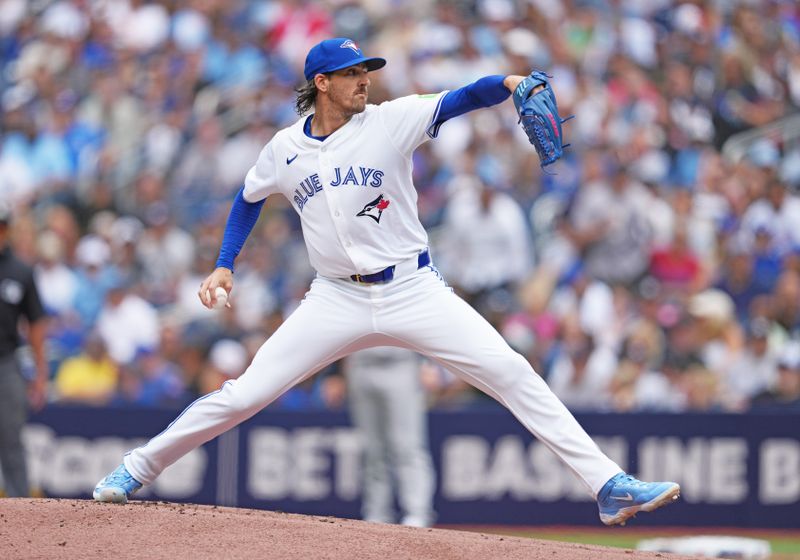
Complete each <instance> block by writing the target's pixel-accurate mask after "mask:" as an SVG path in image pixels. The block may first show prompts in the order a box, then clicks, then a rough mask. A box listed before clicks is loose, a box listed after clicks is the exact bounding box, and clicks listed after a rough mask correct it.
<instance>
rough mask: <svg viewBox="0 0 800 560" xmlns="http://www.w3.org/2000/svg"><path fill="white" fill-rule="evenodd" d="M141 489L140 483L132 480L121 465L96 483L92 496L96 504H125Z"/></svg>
mask: <svg viewBox="0 0 800 560" xmlns="http://www.w3.org/2000/svg"><path fill="white" fill-rule="evenodd" d="M141 487H142V483H141V482H139V481H138V480H136V479H135V478H133V477H132V476H131V473H129V472H128V469H126V468H125V465H124V464H123V465H120V466H118V467H117V468H116V469H114V471H113V472H112V473H111V474H109V475H108V476H106V477H105V478H104V479H103V480H101V481H100V482H98V483H97V486H95V487H94V493H93V494H92V496H93V497H94V499H95V500H97V501H98V502H112V503H115V504H125V503H127V502H128V498H130V497H131V496H132V495H133V494H134V492H136V491H137V490H138V489H139V488H141Z"/></svg>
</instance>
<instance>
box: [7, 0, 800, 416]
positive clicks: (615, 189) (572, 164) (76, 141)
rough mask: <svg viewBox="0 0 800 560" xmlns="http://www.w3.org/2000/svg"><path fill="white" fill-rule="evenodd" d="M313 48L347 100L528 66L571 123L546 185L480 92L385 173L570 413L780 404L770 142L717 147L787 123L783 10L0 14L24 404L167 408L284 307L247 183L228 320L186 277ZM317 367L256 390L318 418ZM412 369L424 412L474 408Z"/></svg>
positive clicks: (483, 2)
mask: <svg viewBox="0 0 800 560" xmlns="http://www.w3.org/2000/svg"><path fill="white" fill-rule="evenodd" d="M332 36H347V37H351V38H353V39H355V40H356V41H357V42H359V43H360V45H361V46H362V48H363V49H364V50H365V52H366V53H367V54H368V55H371V56H382V57H385V58H386V59H387V60H388V65H387V66H386V68H385V69H382V70H380V71H379V72H375V73H373V74H371V75H370V78H371V80H372V86H371V90H370V97H371V101H372V102H380V101H382V100H385V99H390V98H394V97H397V96H402V95H407V94H410V93H430V92H437V91H442V90H446V89H453V88H457V87H460V86H462V85H466V84H467V83H469V82H471V81H473V80H475V79H477V78H479V77H482V76H484V75H489V74H527V73H528V72H529V71H530V70H531V69H533V68H539V69H545V70H547V72H548V73H549V74H551V75H553V76H554V78H553V84H554V89H555V91H556V94H557V96H558V100H559V105H560V109H561V113H562V115H570V114H574V115H575V116H576V118H575V119H574V120H572V121H570V122H569V123H567V124H565V125H564V135H565V137H566V139H567V141H569V142H571V144H572V146H571V147H570V148H568V149H567V150H566V153H565V157H564V159H563V160H562V161H561V162H559V163H558V164H556V165H555V166H553V167H551V168H548V170H550V169H552V174H549V173H543V172H542V171H541V170H540V169H539V166H538V160H537V158H536V156H535V153H534V151H533V149H532V147H531V146H530V145H529V144H528V143H527V139H526V138H525V136H524V134H523V133H522V131H521V130H520V129H519V127H518V126H517V122H516V114H515V113H514V111H513V108H512V107H511V104H510V102H508V103H504V104H503V105H501V106H498V107H495V108H492V109H487V110H481V111H477V112H474V113H472V114H469V115H467V116H464V117H459V118H457V119H454V120H453V121H450V122H448V123H447V124H446V125H445V126H443V127H442V129H441V133H440V137H439V138H438V139H437V140H435V141H432V142H428V143H426V144H424V145H423V146H422V147H421V148H420V149H419V150H418V151H417V152H416V154H415V160H414V164H415V167H414V173H415V183H416V185H417V188H418V192H419V211H420V216H421V218H422V220H423V223H424V224H425V226H426V227H427V228H428V230H429V232H430V233H431V243H432V252H433V256H434V260H435V262H436V263H437V264H438V266H439V269H440V270H441V272H442V273H443V275H444V277H445V279H446V280H447V281H448V283H449V284H450V285H452V286H453V287H454V288H455V289H456V290H457V291H458V292H459V293H461V294H462V295H463V296H464V297H465V298H467V299H468V301H470V303H472V304H473V305H474V306H475V307H476V308H477V309H478V310H479V311H480V312H481V313H482V314H484V315H485V316H486V317H487V319H489V320H490V321H491V322H492V323H493V324H495V325H496V326H497V327H498V328H499V329H500V331H501V333H502V334H503V335H504V336H505V337H506V339H507V340H508V341H509V343H510V344H511V345H512V346H513V347H514V348H515V349H517V350H518V351H519V352H521V353H523V354H524V355H525V356H526V357H527V358H528V359H529V360H530V361H531V363H532V364H533V365H534V367H535V369H536V370H537V372H538V373H539V374H540V375H542V376H543V377H544V378H545V379H546V380H547V381H548V383H549V384H550V385H551V387H552V388H553V390H554V391H555V392H556V394H558V395H559V396H560V397H561V399H562V400H563V401H564V402H565V403H566V404H567V405H568V406H569V407H570V408H572V409H574V410H603V411H640V410H656V411H685V410H694V411H745V410H748V409H751V408H758V407H780V408H793V409H794V410H800V258H798V257H800V227H798V224H800V197H798V189H799V188H800V141H798V140H797V139H796V138H795V136H800V131H798V130H797V126H798V125H797V124H795V125H794V127H795V128H794V129H793V128H792V127H791V126H789V125H785V126H777V127H774V126H773V127H771V128H769V129H768V130H767V131H766V132H765V133H764V134H757V135H756V137H754V138H753V140H752V141H748V142H747V143H746V144H745V149H744V151H743V153H741V154H740V157H727V156H728V153H727V152H726V151H725V150H723V146H725V145H726V142H727V141H728V140H729V139H731V138H732V137H733V138H734V140H735V139H736V138H737V135H738V134H739V133H742V132H745V131H750V130H756V129H759V127H763V126H764V125H768V124H772V123H790V122H791V118H792V115H797V113H798V108H799V107H800V6H798V4H797V3H796V2H794V1H791V0H785V1H780V0H761V1H758V0H752V1H745V0H739V1H736V0H716V1H713V0H710V1H683V0H450V1H443V2H433V1H429V0H409V1H401V0H368V1H365V2H352V1H348V0H328V1H319V2H312V1H304V0H272V1H270V0H260V1H259V0H253V1H245V0H171V1H170V0H165V1H161V2H150V1H144V0H58V1H48V0H0V59H1V60H2V72H0V91H1V92H2V96H1V98H0V104H1V105H2V123H1V127H2V136H0V199H2V200H3V201H5V202H7V203H10V204H12V205H13V207H14V218H15V219H14V223H13V244H14V248H15V251H16V253H17V254H18V255H19V256H20V257H21V258H23V259H24V260H26V261H28V262H30V263H31V264H33V265H35V267H36V274H37V281H38V285H39V289H40V291H41V294H42V298H43V301H44V304H45V306H46V308H47V311H48V313H49V315H50V317H51V319H50V326H49V337H48V357H49V360H50V367H51V374H52V379H53V383H52V390H51V395H50V398H51V400H53V401H60V402H82V403H91V404H97V405H118V406H151V405H152V406H173V405H174V406H180V405H182V404H184V403H186V402H188V401H190V400H192V399H193V398H195V397H196V396H197V395H199V394H204V393H206V392H208V391H211V390H215V389H217V388H218V387H219V386H220V385H221V383H222V382H223V381H224V380H225V379H229V378H235V377H237V376H238V375H240V374H241V373H242V372H243V371H244V369H245V368H246V367H247V365H248V363H249V361H250V358H251V357H252V355H253V354H254V353H255V351H256V350H257V349H258V347H259V346H260V345H261V343H262V342H263V341H264V340H265V339H266V338H267V337H268V336H269V335H270V333H271V332H273V331H274V330H275V328H276V327H277V326H278V325H280V323H281V321H282V320H283V318H284V317H286V315H287V314H288V313H290V312H291V311H292V309H293V308H294V306H295V305H296V304H297V302H298V301H299V300H300V299H301V298H302V295H303V293H304V291H305V290H306V288H307V286H308V284H309V282H310V280H311V279H312V278H313V271H312V270H311V269H310V267H309V264H308V260H307V256H306V252H305V248H304V245H303V242H302V238H301V236H300V231H299V222H298V220H297V218H296V216H295V215H294V212H293V210H292V209H291V206H290V205H289V204H288V203H287V202H286V201H283V200H279V199H276V198H275V197H273V198H271V199H269V200H268V202H267V204H266V206H265V207H264V210H263V212H262V217H261V219H260V221H259V223H258V225H257V226H256V229H255V230H254V231H253V233H252V235H251V236H250V238H249V240H248V243H247V244H246V246H245V248H244V250H243V252H242V254H241V255H240V257H239V259H238V260H237V269H236V278H235V280H236V283H235V288H234V292H233V294H232V302H231V303H232V307H231V308H229V309H225V310H221V311H209V310H207V309H205V308H204V307H202V305H201V304H200V302H199V300H198V298H197V289H198V286H199V285H200V282H201V280H202V279H203V278H204V277H205V276H206V275H207V274H208V273H209V272H210V271H211V270H212V269H213V267H214V263H215V260H216V256H217V251H218V249H219V244H220V241H221V237H222V231H223V230H224V226H225V219H226V217H227V211H228V208H229V207H230V202H231V200H232V198H233V196H234V194H235V193H236V191H237V190H238V189H239V187H240V185H241V183H242V181H243V178H244V176H245V174H246V172H247V170H248V169H249V167H250V166H251V165H252V164H253V163H254V162H255V160H256V157H257V155H258V153H259V151H260V149H261V148H262V146H263V145H264V144H265V143H266V142H267V141H268V140H269V138H270V137H271V135H272V134H273V133H274V132H275V131H276V130H278V129H279V128H281V127H284V126H286V125H288V124H290V123H292V122H293V121H294V120H295V119H296V118H297V115H296V114H294V112H293V106H294V88H296V87H297V86H298V85H301V84H300V82H299V80H300V79H301V78H302V71H301V70H302V64H303V61H304V58H305V55H306V53H307V51H308V49H309V48H310V47H311V46H312V45H313V44H315V43H316V42H318V41H319V40H321V39H323V38H327V37H332ZM795 122H796V121H795ZM793 135H794V136H793ZM739 137H741V136H739ZM793 224H794V225H793ZM309 343H313V341H309ZM335 369H336V368H333V370H332V371H326V372H325V373H324V374H323V375H320V376H317V377H314V378H312V379H311V380H309V381H307V382H305V383H304V384H303V385H301V386H299V387H297V388H295V389H293V390H291V391H290V392H289V393H288V394H287V395H286V396H284V397H283V398H281V399H280V400H279V401H278V402H277V403H275V404H274V405H273V406H277V407H286V408H296V409H303V408H310V407H337V406H341V404H342V400H343V399H344V398H346V396H345V395H344V393H343V389H342V387H343V384H342V381H341V378H340V377H339V376H338V375H337V372H336V371H335ZM266 373H267V372H265V374H266ZM422 375H423V379H424V382H425V384H426V387H427V388H428V390H429V395H430V400H431V403H432V405H433V406H470V405H475V404H476V403H480V402H483V401H484V400H485V397H482V396H481V395H479V394H478V393H476V392H475V391H473V390H471V389H470V388H468V387H466V386H465V385H464V384H463V383H461V382H460V381H458V380H457V379H456V378H455V377H453V376H452V375H451V374H450V373H449V372H447V371H442V370H439V369H437V368H436V367H434V366H431V365H425V366H424V367H423V371H422Z"/></svg>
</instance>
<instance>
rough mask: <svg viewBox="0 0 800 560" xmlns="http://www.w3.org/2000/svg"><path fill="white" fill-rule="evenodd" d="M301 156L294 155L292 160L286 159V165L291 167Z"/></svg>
mask: <svg viewBox="0 0 800 560" xmlns="http://www.w3.org/2000/svg"><path fill="white" fill-rule="evenodd" d="M299 155H300V154H295V155H294V157H291V158H288V157H287V158H286V165H291V164H292V162H293V161H294V160H296V159H297V156H299Z"/></svg>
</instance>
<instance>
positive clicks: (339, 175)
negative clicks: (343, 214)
mask: <svg viewBox="0 0 800 560" xmlns="http://www.w3.org/2000/svg"><path fill="white" fill-rule="evenodd" d="M295 157H297V156H295ZM287 161H288V159H287ZM357 169H358V170H357V171H356V168H355V167H353V166H352V165H351V166H350V167H348V168H347V171H346V172H344V173H343V172H342V168H341V167H335V168H334V169H333V173H334V179H333V181H331V182H330V186H331V187H344V186H347V185H355V186H361V187H373V188H378V187H380V186H381V185H382V184H383V176H384V175H385V172H384V171H383V170H381V169H375V168H374V167H362V166H359V167H358V168H357ZM318 192H322V183H321V182H320V180H319V174H318V173H314V174H312V175H309V176H308V177H306V178H305V179H303V180H302V181H300V187H299V188H297V189H295V190H294V196H293V200H294V203H295V204H296V205H297V209H298V210H300V211H301V212H302V211H303V208H305V205H306V204H307V203H308V201H309V199H310V198H311V197H313V196H314V195H315V194H316V193H318Z"/></svg>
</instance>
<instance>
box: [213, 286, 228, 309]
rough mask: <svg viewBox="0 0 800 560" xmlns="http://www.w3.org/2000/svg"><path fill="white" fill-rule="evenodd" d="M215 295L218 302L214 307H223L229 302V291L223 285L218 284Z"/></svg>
mask: <svg viewBox="0 0 800 560" xmlns="http://www.w3.org/2000/svg"><path fill="white" fill-rule="evenodd" d="M214 295H215V296H217V303H215V304H214V309H222V308H223V307H225V304H227V303H228V292H226V291H225V288H223V287H222V286H217V289H216V290H214Z"/></svg>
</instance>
